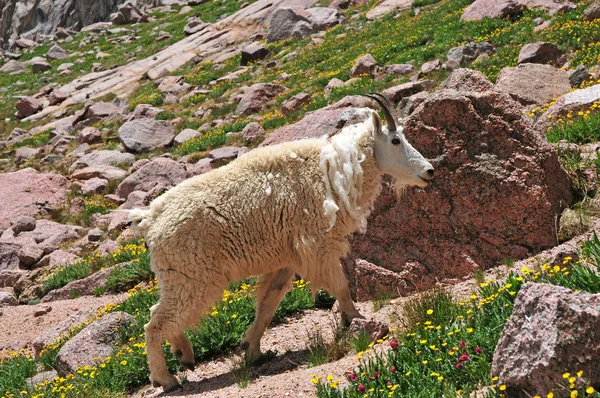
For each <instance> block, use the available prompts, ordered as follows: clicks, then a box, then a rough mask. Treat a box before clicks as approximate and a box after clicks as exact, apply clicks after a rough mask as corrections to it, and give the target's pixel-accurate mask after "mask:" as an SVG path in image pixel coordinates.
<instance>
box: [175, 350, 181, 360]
mask: <svg viewBox="0 0 600 398" xmlns="http://www.w3.org/2000/svg"><path fill="white" fill-rule="evenodd" d="M174 354H175V356H176V357H177V359H180V358H181V357H182V356H183V352H181V350H177V351H175V353H174Z"/></svg>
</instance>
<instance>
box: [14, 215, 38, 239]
mask: <svg viewBox="0 0 600 398" xmlns="http://www.w3.org/2000/svg"><path fill="white" fill-rule="evenodd" d="M11 228H12V231H13V233H14V234H15V235H19V234H20V233H21V232H27V231H33V230H34V229H35V218H33V217H30V216H21V217H18V218H16V219H15V220H14V221H13V222H12V227H11Z"/></svg>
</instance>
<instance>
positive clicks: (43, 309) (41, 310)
mask: <svg viewBox="0 0 600 398" xmlns="http://www.w3.org/2000/svg"><path fill="white" fill-rule="evenodd" d="M50 311H52V307H50V306H49V305H43V306H40V307H39V308H38V309H36V310H35V311H34V312H33V316H34V317H36V318H37V317H40V316H42V315H46V314H47V313H49V312H50Z"/></svg>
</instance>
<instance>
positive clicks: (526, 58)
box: [517, 42, 563, 64]
mask: <svg viewBox="0 0 600 398" xmlns="http://www.w3.org/2000/svg"><path fill="white" fill-rule="evenodd" d="M562 54H563V52H562V51H561V50H560V49H559V48H558V47H557V46H556V44H552V43H545V42H537V43H529V44H525V45H524V46H523V48H521V52H520V53H519V59H518V61H517V64H524V63H533V64H548V63H551V62H552V63H556V62H557V61H558V59H559V58H560V56H561V55H562Z"/></svg>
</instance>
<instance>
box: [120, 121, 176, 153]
mask: <svg viewBox="0 0 600 398" xmlns="http://www.w3.org/2000/svg"><path fill="white" fill-rule="evenodd" d="M118 134H119V138H120V139H121V141H122V142H123V144H124V145H125V147H126V148H127V149H128V150H130V151H133V152H147V151H151V150H154V149H159V148H165V147H167V146H169V145H170V144H171V142H173V139H174V138H175V130H174V129H173V125H172V124H171V123H170V122H168V121H166V120H152V119H138V120H133V121H130V122H126V123H124V124H123V125H122V126H121V127H120V128H119V133H118Z"/></svg>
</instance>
